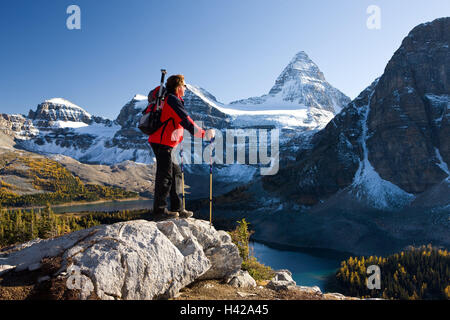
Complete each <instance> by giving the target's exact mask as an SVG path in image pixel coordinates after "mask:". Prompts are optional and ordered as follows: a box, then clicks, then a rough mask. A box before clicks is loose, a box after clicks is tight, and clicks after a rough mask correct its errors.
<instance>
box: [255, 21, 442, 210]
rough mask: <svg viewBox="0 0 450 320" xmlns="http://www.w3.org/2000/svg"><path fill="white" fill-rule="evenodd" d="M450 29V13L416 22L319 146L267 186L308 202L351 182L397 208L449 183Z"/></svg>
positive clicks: (369, 197) (366, 196)
mask: <svg viewBox="0 0 450 320" xmlns="http://www.w3.org/2000/svg"><path fill="white" fill-rule="evenodd" d="M449 30H450V18H443V19H438V20H436V21H433V22H432V23H428V24H423V25H419V26H418V27H416V28H414V29H413V30H412V31H411V32H410V33H409V35H408V36H407V37H406V38H405V39H404V40H403V42H402V45H401V46H400V48H399V49H398V50H397V51H396V53H395V54H394V56H393V57H392V59H391V60H390V61H389V63H388V65H387V66H386V69H385V72H384V74H383V75H382V76H381V77H380V78H379V79H377V80H376V81H375V82H374V83H373V84H372V85H371V86H370V87H369V88H367V89H366V90H365V91H364V92H362V93H361V94H360V96H359V97H357V98H356V99H355V100H354V101H352V102H351V103H350V104H349V105H348V106H347V107H346V108H344V109H343V110H342V112H341V113H339V114H338V115H337V116H336V117H335V118H334V119H333V120H332V121H331V122H330V123H329V124H328V125H327V126H326V127H325V129H324V130H322V131H320V132H319V133H317V134H316V135H315V136H314V137H313V139H312V142H311V143H312V145H313V147H312V148H310V149H308V150H304V151H303V152H301V153H299V154H298V155H297V160H296V161H295V162H292V163H291V164H290V166H289V168H284V169H282V170H281V172H280V174H279V175H277V176H275V177H267V178H266V179H264V181H265V182H267V185H271V186H272V188H273V189H274V190H275V189H277V190H279V191H280V192H283V193H284V192H287V193H288V195H294V194H297V195H298V197H297V201H298V203H300V204H309V205H311V204H316V203H318V202H320V201H321V200H325V199H326V198H327V197H329V196H330V195H332V194H335V193H336V192H337V191H338V190H343V189H345V188H347V190H348V192H350V193H352V194H353V195H355V197H356V198H358V199H361V200H364V201H366V202H369V203H371V204H372V205H373V206H375V207H378V208H390V207H396V206H403V205H405V204H408V203H410V202H412V201H413V200H414V199H415V197H416V195H418V194H420V193H423V192H425V191H426V190H428V189H430V188H432V187H434V186H436V185H438V184H440V183H445V182H448V180H447V178H448V177H449V171H448V166H447V163H450V153H449V148H450V140H449V137H450V135H449V132H450V131H449V130H450V123H449V119H450V111H449V108H450V72H449V69H450V49H449V43H450V36H449V33H448V31H449ZM292 172H295V174H294V175H293V174H292ZM274 183H276V185H275V186H274ZM281 185H283V186H284V188H283V187H282V186H281ZM279 186H280V187H281V188H278V187H279ZM288 189H290V190H289V191H288ZM447 195H448V193H447ZM447 199H448V200H449V201H450V196H449V197H447Z"/></svg>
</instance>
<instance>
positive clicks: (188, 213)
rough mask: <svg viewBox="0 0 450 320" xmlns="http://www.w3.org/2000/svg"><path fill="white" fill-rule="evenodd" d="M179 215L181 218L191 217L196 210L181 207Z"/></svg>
mask: <svg viewBox="0 0 450 320" xmlns="http://www.w3.org/2000/svg"><path fill="white" fill-rule="evenodd" d="M178 215H179V217H180V218H190V217H192V216H193V215H194V212H192V211H189V210H186V209H181V210H180V211H178Z"/></svg>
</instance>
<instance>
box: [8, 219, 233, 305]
mask: <svg viewBox="0 0 450 320" xmlns="http://www.w3.org/2000/svg"><path fill="white" fill-rule="evenodd" d="M57 256H60V257H62V261H63V262H62V267H61V269H60V270H59V271H58V277H60V278H63V279H64V280H65V281H66V284H67V285H68V288H69V289H78V290H80V298H81V299H86V298H88V297H89V295H90V294H91V293H92V292H95V294H96V295H97V296H98V297H99V298H101V299H139V300H140V299H158V298H170V297H173V296H175V295H176V294H177V293H178V292H179V290H180V289H182V288H183V287H185V286H186V285H188V284H190V283H192V282H193V281H195V280H198V279H221V280H222V279H226V278H227V277H229V276H230V275H232V274H235V273H236V272H237V271H238V270H239V269H240V266H241V263H242V260H241V258H240V257H239V251H238V249H237V247H236V246H235V245H234V244H233V243H232V242H231V238H230V236H229V235H228V234H227V233H226V232H224V231H217V230H216V229H214V227H210V225H209V223H208V222H207V221H203V220H197V219H191V218H190V219H171V220H166V221H161V222H151V221H145V220H135V221H128V222H120V223H116V224H113V225H102V226H97V227H94V228H90V229H86V230H81V231H77V232H73V233H71V234H68V235H65V236H61V237H58V238H54V239H48V240H38V241H33V242H30V243H27V244H25V245H21V246H20V247H17V248H13V249H12V250H9V251H8V252H7V253H0V270H4V272H8V271H10V270H13V269H14V270H16V271H21V270H27V269H36V268H38V267H39V264H40V263H41V260H42V259H43V258H45V257H57ZM55 276H56V275H55Z"/></svg>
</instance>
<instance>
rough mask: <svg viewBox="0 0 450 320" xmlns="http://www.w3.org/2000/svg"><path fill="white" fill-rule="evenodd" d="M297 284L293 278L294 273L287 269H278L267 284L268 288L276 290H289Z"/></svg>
mask: <svg viewBox="0 0 450 320" xmlns="http://www.w3.org/2000/svg"><path fill="white" fill-rule="evenodd" d="M296 286H297V283H296V282H295V281H294V279H292V273H291V272H290V271H289V270H285V269H283V270H278V271H276V272H275V276H274V277H273V278H272V280H270V281H269V283H268V284H267V288H269V289H272V290H276V291H279V290H288V289H290V288H292V287H296Z"/></svg>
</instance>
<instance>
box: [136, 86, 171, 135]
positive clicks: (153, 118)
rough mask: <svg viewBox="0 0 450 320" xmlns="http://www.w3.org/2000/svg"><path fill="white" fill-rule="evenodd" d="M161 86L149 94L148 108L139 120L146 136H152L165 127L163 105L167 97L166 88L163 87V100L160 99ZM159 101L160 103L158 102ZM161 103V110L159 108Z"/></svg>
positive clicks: (139, 125) (139, 126)
mask: <svg viewBox="0 0 450 320" xmlns="http://www.w3.org/2000/svg"><path fill="white" fill-rule="evenodd" d="M159 88H160V86H158V87H156V88H155V89H153V90H152V91H150V93H149V94H148V103H149V104H148V106H147V107H146V108H145V109H144V110H142V117H141V118H140V119H139V124H138V128H139V130H141V131H142V132H143V133H144V134H146V135H148V136H149V135H151V134H153V133H155V132H156V131H158V129H159V128H161V126H162V125H163V124H162V122H161V113H162V107H161V105H162V103H163V102H164V99H165V97H166V88H164V86H163V87H162V89H161V90H162V92H161V98H160V100H159V99H158V93H159ZM158 100H159V101H158ZM158 102H159V106H160V107H159V108H158Z"/></svg>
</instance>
